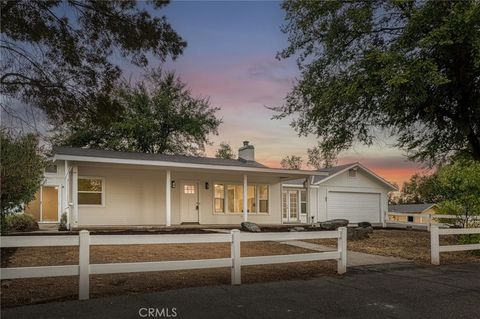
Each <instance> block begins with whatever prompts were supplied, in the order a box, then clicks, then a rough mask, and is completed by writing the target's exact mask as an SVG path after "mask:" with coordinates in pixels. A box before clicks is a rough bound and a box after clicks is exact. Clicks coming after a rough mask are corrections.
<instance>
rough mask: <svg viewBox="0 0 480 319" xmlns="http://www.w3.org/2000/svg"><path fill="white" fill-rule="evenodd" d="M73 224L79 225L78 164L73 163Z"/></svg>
mask: <svg viewBox="0 0 480 319" xmlns="http://www.w3.org/2000/svg"><path fill="white" fill-rule="evenodd" d="M72 202H73V207H72V208H73V226H74V227H78V165H72Z"/></svg>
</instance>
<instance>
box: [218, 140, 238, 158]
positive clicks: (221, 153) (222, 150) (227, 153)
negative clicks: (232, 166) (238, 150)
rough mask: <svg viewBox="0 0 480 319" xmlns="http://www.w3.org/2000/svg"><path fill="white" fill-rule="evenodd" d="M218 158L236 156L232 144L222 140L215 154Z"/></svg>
mask: <svg viewBox="0 0 480 319" xmlns="http://www.w3.org/2000/svg"><path fill="white" fill-rule="evenodd" d="M215 157H216V158H223V159H232V158H235V153H234V152H233V150H232V147H231V146H230V144H228V143H226V142H221V143H220V147H219V148H218V150H217V153H216V154H215Z"/></svg>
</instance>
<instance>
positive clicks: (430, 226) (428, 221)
mask: <svg viewBox="0 0 480 319" xmlns="http://www.w3.org/2000/svg"><path fill="white" fill-rule="evenodd" d="M431 229H432V215H431V214H428V217H427V231H430V230H431Z"/></svg>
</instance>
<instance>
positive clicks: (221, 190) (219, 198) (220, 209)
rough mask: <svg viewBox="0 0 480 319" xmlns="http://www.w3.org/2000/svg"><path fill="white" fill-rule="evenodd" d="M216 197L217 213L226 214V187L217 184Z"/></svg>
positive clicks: (214, 189)
mask: <svg viewBox="0 0 480 319" xmlns="http://www.w3.org/2000/svg"><path fill="white" fill-rule="evenodd" d="M213 191H214V196H215V207H214V209H215V213H224V212H225V185H223V184H215V185H214V186H213Z"/></svg>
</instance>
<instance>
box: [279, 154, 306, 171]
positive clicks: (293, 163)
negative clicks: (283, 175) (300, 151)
mask: <svg viewBox="0 0 480 319" xmlns="http://www.w3.org/2000/svg"><path fill="white" fill-rule="evenodd" d="M302 163H303V160H302V158H301V157H300V156H297V155H289V156H285V157H284V158H283V159H282V160H281V162H280V165H281V166H282V167H283V168H286V169H301V168H302Z"/></svg>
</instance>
